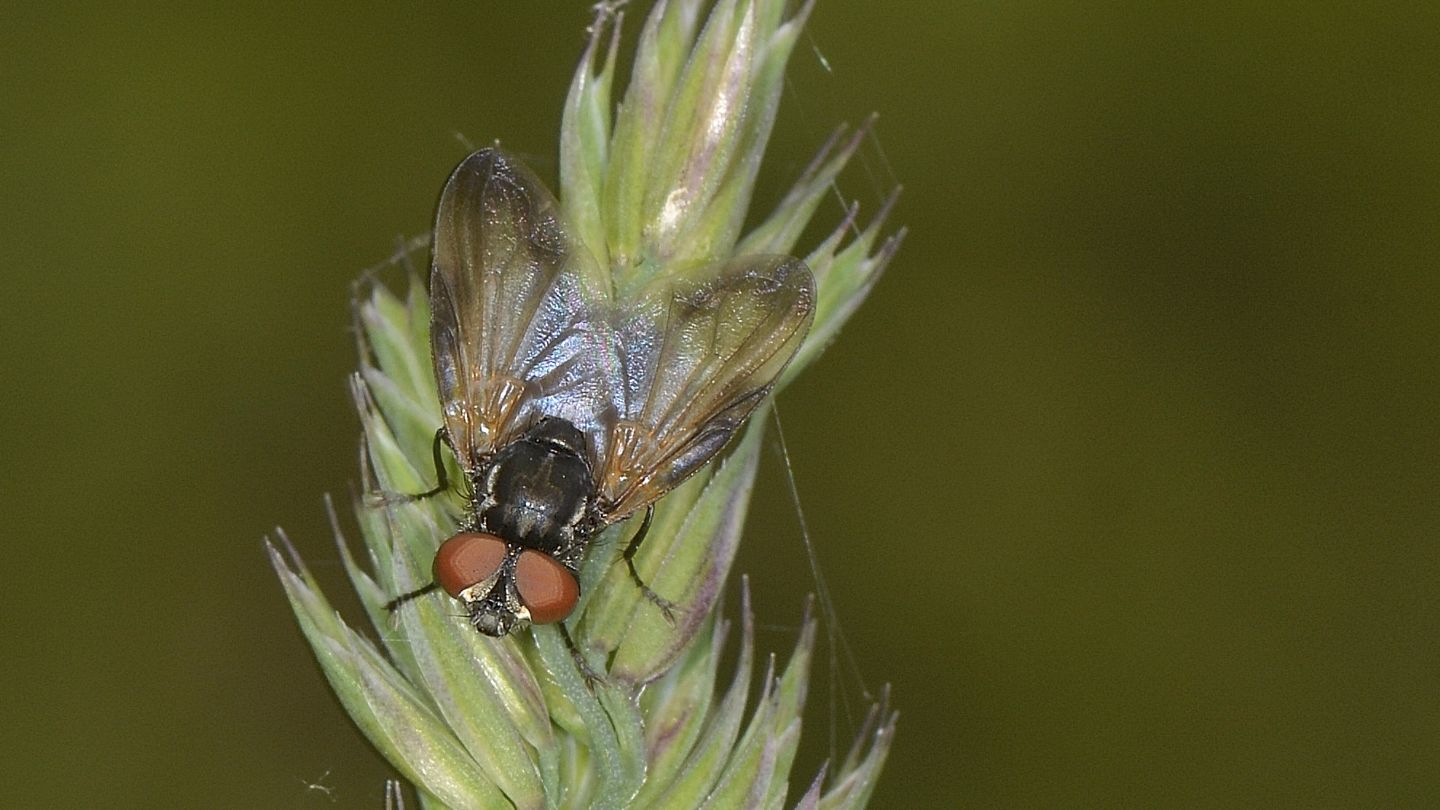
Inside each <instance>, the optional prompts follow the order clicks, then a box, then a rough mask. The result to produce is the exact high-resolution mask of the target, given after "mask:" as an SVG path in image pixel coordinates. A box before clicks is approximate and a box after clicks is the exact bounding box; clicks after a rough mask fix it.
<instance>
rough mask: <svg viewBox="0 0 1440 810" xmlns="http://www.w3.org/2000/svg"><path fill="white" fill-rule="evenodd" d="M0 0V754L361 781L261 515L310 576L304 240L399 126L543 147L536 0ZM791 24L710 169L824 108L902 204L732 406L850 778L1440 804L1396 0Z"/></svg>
mask: <svg viewBox="0 0 1440 810" xmlns="http://www.w3.org/2000/svg"><path fill="white" fill-rule="evenodd" d="M5 18H6V20H5V27H6V28H7V29H8V31H7V36H6V39H7V40H8V44H7V45H6V46H5V47H4V49H3V51H0V105H3V109H4V113H3V116H0V120H3V122H4V123H3V127H4V138H3V150H0V206H3V207H0V212H3V220H0V221H3V223H4V225H3V229H4V232H3V235H0V257H3V267H4V273H5V277H6V284H5V286H6V292H5V295H4V304H3V312H4V315H3V319H0V338H3V340H0V345H3V347H4V349H3V352H0V358H3V367H0V370H3V373H4V380H5V386H4V394H3V403H4V404H3V407H4V411H3V419H4V421H3V425H4V429H5V436H6V449H5V451H4V452H3V454H0V459H3V468H4V487H3V496H0V497H3V504H0V509H3V514H4V516H5V527H6V534H7V536H8V542H7V544H6V549H7V551H6V557H5V559H6V563H5V568H6V573H7V575H6V584H5V587H4V588H3V591H0V593H3V596H0V599H3V605H4V610H5V620H6V629H5V632H4V639H5V641H4V643H5V650H4V661H5V666H4V668H3V671H4V674H3V678H4V680H5V686H4V690H5V700H4V701H3V705H4V708H3V709H0V711H3V718H0V719H3V724H4V728H5V738H6V740H7V742H8V746H7V747H8V748H9V749H10V750H9V752H8V754H7V756H6V764H7V767H6V774H7V775H6V778H5V786H4V787H5V790H4V793H5V797H6V803H7V804H10V805H11V806H17V807H18V806H23V807H34V806H56V807H76V806H82V805H83V806H105V807H329V806H356V807H378V806H379V805H380V786H381V780H382V779H383V778H384V777H385V776H386V775H387V773H388V770H387V769H386V767H385V766H384V764H383V763H382V762H381V761H379V760H378V759H376V758H375V757H374V756H373V755H372V754H370V753H368V748H367V746H366V744H365V743H364V741H363V740H362V739H361V738H360V737H359V735H358V733H357V732H356V731H355V730H354V729H353V727H352V726H351V725H350V724H349V722H348V720H347V719H346V718H345V716H344V715H343V713H342V712H341V711H340V709H339V708H338V706H337V704H335V702H334V701H333V699H331V698H330V697H329V693H328V690H327V687H326V685H325V683H324V681H323V679H322V677H321V676H320V674H319V672H318V670H317V668H316V667H315V665H314V663H313V661H312V659H311V656H310V653H309V651H308V649H307V648H306V646H305V645H304V643H303V642H302V640H301V638H300V636H299V633H298V631H297V630H296V629H295V627H294V624H293V621H292V619H291V617H290V613H289V608H288V607H287V605H286V604H285V602H284V599H283V597H282V595H281V592H280V589H279V587H278V586H277V584H276V582H275V580H274V577H273V575H272V573H271V572H270V570H269V568H268V566H267V564H266V562H265V558H264V555H263V554H262V547H261V537H262V535H264V534H266V533H268V532H271V531H272V529H273V527H274V526H275V525H276V524H280V525H282V526H283V527H285V529H286V530H287V531H288V532H289V533H290V535H291V536H292V537H293V538H294V540H295V542H296V544H297V545H298V546H299V548H300V549H301V551H302V553H303V554H304V555H305V556H306V558H307V559H308V560H309V561H310V562H311V563H312V564H313V565H314V566H315V568H316V569H317V571H318V573H319V574H320V576H321V577H322V578H323V580H324V581H325V582H326V583H328V584H330V585H331V586H332V590H334V591H335V592H338V590H339V588H340V586H341V583H342V577H341V574H340V571H339V570H338V563H337V561H336V555H335V552H334V549H333V546H332V544H331V540H330V531H329V529H328V528H327V526H326V522H325V519H324V510H323V507H322V502H321V495H322V493H325V492H331V493H335V494H336V495H337V496H339V498H340V499H341V500H342V502H343V501H344V500H345V499H346V498H347V497H348V492H349V491H350V488H351V487H352V485H353V482H354V481H355V476H356V463H355V462H356V433H357V423H356V420H355V418H354V416H353V414H352V411H351V408H350V405H349V400H348V395H347V393H346V387H345V375H346V373H347V371H348V369H350V368H351V367H352V365H353V359H354V358H353V351H354V350H353V344H352V339H351V336H350V335H349V334H348V332H347V329H348V326H349V320H348V319H349V315H348V310H347V296H348V287H347V285H348V284H349V282H350V280H351V279H352V278H354V277H355V275H356V274H357V273H358V272H359V271H360V270H361V269H362V268H365V267H369V266H371V265H373V264H375V263H377V262H378V261H379V260H381V259H382V258H384V257H385V256H387V255H388V254H389V253H390V252H391V250H392V247H393V245H394V243H395V240H396V239H397V238H399V237H400V236H408V235H413V234H416V233H419V232H422V231H424V230H425V229H426V228H427V227H428V222H429V220H430V217H431V215H432V207H433V205H434V201H435V198H436V195H437V193H438V191H439V188H440V185H441V183H442V182H443V181H444V178H445V177H446V175H447V173H448V172H449V170H450V169H451V167H452V166H453V165H454V164H455V163H456V162H457V161H458V160H459V159H460V157H462V156H463V154H464V153H465V151H466V150H465V148H464V147H463V146H462V145H461V144H460V142H459V141H458V140H457V139H456V138H455V137H454V136H453V134H452V133H455V132H459V133H463V135H464V136H465V137H466V138H468V139H470V140H471V141H472V142H475V143H486V142H489V141H491V140H493V139H496V138H499V139H501V140H503V141H504V142H505V143H506V144H507V145H508V146H509V147H510V148H511V149H513V150H516V151H518V152H521V153H523V154H527V155H531V156H535V160H534V163H535V167H536V169H537V170H538V171H539V172H540V174H541V175H542V176H545V177H547V178H551V179H553V177H554V174H555V167H554V162H553V155H554V153H555V141H556V132H557V129H558V123H559V115H560V104H561V101H562V98H563V95H564V91H565V87H566V83H567V81H568V78H569V75H570V72H571V69H572V66H573V62H574V60H575V58H576V57H577V56H578V54H579V51H580V48H581V46H582V44H583V28H584V26H585V25H586V23H587V21H588V18H589V13H588V11H587V10H586V8H585V6H584V4H580V3H559V2H548V3H518V2H514V3H478V2H470V3H452V4H445V5H424V6H411V5H391V4H380V3H374V4H363V5H357V6H353V7H347V8H346V9H345V10H344V11H343V12H339V13H336V12H334V11H333V10H331V9H328V8H322V7H321V6H319V5H316V6H314V7H311V8H306V9H282V8H279V7H276V6H274V5H272V4H261V3H239V4H228V5H224V6H219V5H217V6H215V7H213V8H207V9H205V10H199V9H197V8H194V7H191V6H189V5H186V4H149V5H145V6H143V7H138V6H132V7H130V8H129V9H128V10H124V11H122V10H120V6H119V5H117V4H98V3H89V4H83V3H82V4H67V5H64V6H63V7H62V5H59V4H46V5H42V4H25V5H21V6H15V7H13V8H10V9H8V10H7V12H6V14H5ZM632 22H633V17H632ZM810 30H811V33H810V36H809V38H808V39H806V40H803V41H802V43H801V46H800V47H799V48H798V49H797V54H796V57H795V59H794V69H793V71H792V74H791V78H790V80H789V86H788V88H787V93H786V98H785V101H784V106H783V108H782V115H781V121H780V123H779V126H778V129H777V132H776V136H775V142H774V148H773V151H772V159H771V160H770V161H769V163H768V164H767V169H766V181H765V182H766V183H767V184H768V185H767V186H766V188H764V189H762V196H763V197H764V199H763V200H762V201H761V202H762V203H764V202H768V201H770V200H772V199H773V197H774V195H775V194H776V193H778V191H779V190H780V189H781V188H783V186H784V184H785V183H786V182H787V181H789V180H790V179H791V178H793V176H794V174H795V173H796V171H797V170H798V167H799V166H800V165H801V164H802V163H803V161H804V160H805V159H807V158H808V156H809V154H810V152H811V151H812V150H813V149H814V148H815V147H816V146H818V145H819V143H820V142H821V141H822V140H823V139H824V137H825V135H826V134H827V133H828V131H829V130H830V128H831V126H832V125H833V124H834V123H835V122H837V121H839V120H841V119H846V120H850V121H856V120H858V119H860V118H862V117H863V116H864V115H866V114H867V113H869V112H870V111H872V110H877V111H879V112H880V113H881V121H880V126H879V138H878V142H876V143H872V144H871V145H870V146H869V147H867V150H866V154H865V161H866V162H865V165H864V166H861V167H858V170H857V171H856V172H854V173H852V175H851V176H850V177H848V178H847V179H846V181H845V182H844V183H842V184H841V191H842V192H843V193H844V194H846V195H847V196H848V197H853V198H856V199H859V200H860V201H861V202H862V204H863V205H866V206H867V210H873V209H874V204H875V202H876V200H877V199H878V198H879V197H880V196H881V195H882V194H883V192H884V191H885V190H886V188H887V187H888V184H889V183H890V182H891V179H892V178H893V179H898V180H899V181H901V182H903V183H905V185H906V192H905V196H904V198H903V201H902V203H901V205H900V207H899V209H898V210H897V212H896V217H895V220H896V222H897V223H904V224H908V225H909V226H910V228H911V231H912V233H911V238H910V240H909V241H908V243H907V244H906V246H905V248H904V249H903V250H902V252H901V254H900V256H899V258H898V260H897V261H896V262H895V264H894V265H893V266H892V268H891V270H890V271H889V274H888V275H887V277H886V278H885V279H884V280H883V281H882V283H881V284H880V285H879V287H878V288H877V289H876V290H875V293H874V295H873V296H872V298H871V300H870V302H869V303H868V305H867V306H866V307H865V308H864V309H863V310H862V311H861V312H860V313H859V314H858V316H857V317H856V318H855V320H854V321H853V322H852V325H851V326H850V327H849V328H848V329H847V330H846V332H845V333H844V335H843V336H842V339H841V341H840V342H839V343H838V344H837V345H835V346H834V347H833V349H832V351H831V352H830V353H829V354H828V355H827V357H826V358H825V359H824V360H823V361H822V362H821V363H820V364H819V365H817V366H816V367H815V368H814V369H813V371H812V372H811V373H808V374H807V375H806V376H805V378H804V379H802V380H801V382H800V384H798V385H796V386H794V387H793V388H791V389H789V390H788V391H787V392H786V394H785V396H784V397H783V398H782V401H781V403H780V406H781V407H780V410H781V412H782V414H783V416H784V420H785V421H784V425H785V431H786V435H787V438H788V441H789V451H790V454H791V456H792V458H793V460H794V467H795V478H796V483H797V486H798V488H799V491H800V493H801V496H802V498H803V500H804V504H805V516H806V518H807V519H808V521H809V526H810V530H811V533H812V535H813V537H814V541H815V543H816V546H817V547H818V550H819V555H820V558H821V561H822V563H823V564H824V566H825V569H826V571H827V572H828V576H829V581H830V585H831V587H832V588H833V590H834V593H835V599H836V603H837V606H838V610H839V613H840V616H841V618H842V620H843V623H844V627H845V629H846V632H847V633H848V634H849V637H850V639H851V641H852V643H853V644H854V647H855V649H856V650H857V653H858V655H859V657H860V660H861V663H862V667H863V669H864V673H865V675H866V677H867V678H868V679H869V680H870V681H871V683H872V685H877V684H879V683H882V682H886V681H888V682H890V683H892V684H893V685H894V702H895V705H896V706H897V707H898V708H899V710H900V711H901V713H902V718H901V725H900V732H899V737H898V741H897V744H896V747H895V749H894V751H893V754H892V757H891V761H890V765H889V768H888V771H887V773H886V775H885V777H884V780H883V782H882V784H881V788H880V791H879V793H878V794H877V795H876V800H875V802H874V806H876V807H882V808H894V807H905V808H911V807H949V806H1014V807H1021V806H1045V805H1049V806H1117V805H1131V806H1137V805H1138V806H1231V805H1288V806H1312V807H1313V806H1362V805H1373V806H1400V805H1409V806H1416V805H1421V804H1433V803H1434V802H1436V801H1440V768H1437V763H1440V714H1437V695H1440V642H1437V637H1440V554H1437V545H1436V538H1437V531H1440V509H1437V502H1436V497H1435V494H1436V489H1437V484H1440V471H1437V461H1440V453H1437V450H1440V441H1437V440H1440V430H1437V428H1440V425H1437V410H1440V409H1437V402H1436V395H1437V393H1440V375H1437V368H1440V340H1437V329H1436V326H1437V322H1440V319H1437V305H1440V284H1437V279H1440V274H1437V272H1436V266H1437V262H1436V255H1437V249H1440V238H1437V235H1440V228H1437V225H1440V216H1437V215H1440V171H1437V170H1440V126H1437V125H1440V114H1437V104H1436V100H1437V97H1440V95H1437V92H1440V82H1437V79H1436V77H1437V76H1440V71H1437V64H1436V62H1437V59H1436V53H1437V48H1436V45H1437V43H1440V37H1437V35H1436V32H1437V31H1440V13H1437V7H1436V6H1434V5H1425V4H1405V5H1402V4H1394V5H1393V6H1391V7H1386V6H1385V5H1384V4H1379V3H1377V4H1368V5H1362V4H1355V5H1354V6H1352V7H1349V8H1346V7H1342V6H1341V5H1340V4H1308V3H1275V4H1264V5H1263V6H1262V5H1261V4H1242V3H1229V4H1223V3H1222V4H1211V5H1208V6H1205V7H1204V8H1194V9H1182V8H1179V7H1174V6H1170V5H1165V4H1140V3H1136V4H1128V5H1123V4H1121V5H1117V4H1109V5H1088V4H1075V3H1059V2H1040V3H1031V4H1015V3H1003V2H966V3H954V4H925V5H924V6H921V5H920V4H915V5H913V6H911V5H909V4H887V3H838V2H822V3H821V6H820V8H819V9H818V10H817V11H816V13H815V15H814V18H813V21H812V25H811V29H810ZM827 64H828V68H827V67H826V65H827ZM867 170H868V171H867ZM764 195H769V196H764ZM838 211H839V203H838V202H836V203H834V204H832V205H830V206H829V207H828V209H827V210H826V211H825V212H822V217H826V218H828V219H829V220H831V221H833V219H834V218H835V217H837V216H838ZM776 459H777V456H776V455H775V454H772V456H771V458H770V459H769V461H768V462H767V466H766V467H765V468H764V469H763V470H762V481H761V487H760V490H761V495H760V497H759V498H758V501H757V503H756V511H755V514H754V516H753V518H752V523H751V527H750V538H749V539H750V541H751V542H750V543H749V544H748V546H747V548H746V550H745V552H744V553H743V556H742V559H741V561H740V567H741V568H742V569H744V570H749V571H751V572H754V573H755V574H756V577H757V586H758V588H759V589H760V595H759V599H760V605H761V608H762V610H763V611H764V615H765V618H764V621H766V622H767V623H768V625H769V627H768V628H767V629H766V630H765V631H764V633H763V634H762V637H761V641H762V643H763V644H764V645H766V647H767V648H768V649H771V650H784V649H787V648H788V646H789V644H790V643H791V640H792V639H793V635H794V627H795V624H796V623H797V621H798V616H799V611H800V605H801V601H802V597H803V593H804V591H805V590H808V589H809V588H810V587H811V586H810V585H809V584H808V583H809V578H808V574H807V573H806V566H805V555H804V551H803V549H802V546H801V540H800V535H799V532H798V530H797V528H796V525H797V520H796V516H795V510H794V508H793V507H792V506H791V505H790V503H789V501H788V499H787V498H786V496H785V494H784V489H785V487H784V477H783V476H784V471H783V465H782V464H781V463H780V462H779V461H777V460H776ZM347 604H348V603H347ZM828 697H829V690H828V687H826V686H825V685H824V684H823V682H822V683H817V685H816V687H815V693H814V698H813V699H814V700H815V701H816V703H817V704H822V705H823V704H824V703H825V702H826V701H827V699H828ZM824 724H825V718H824V714H823V712H822V713H821V714H820V716H819V717H818V720H817V723H816V724H815V725H813V726H812V727H811V728H810V733H811V736H812V739H813V740H815V742H816V744H817V745H818V747H817V748H815V749H813V750H811V751H808V752H807V754H806V756H807V759H806V760H805V761H803V762H802V765H803V766H804V767H805V768H806V771H805V773H807V774H808V772H809V770H808V769H809V768H812V767H813V766H814V765H815V764H816V761H817V760H816V758H817V757H819V756H821V755H822V754H823V747H824V737H825V729H824ZM842 733H843V729H842ZM804 778H808V776H806V777H804ZM317 782H318V783H322V784H323V785H324V786H325V787H326V788H327V789H329V791H331V792H327V791H322V790H315V789H310V788H307V783H317ZM332 800H333V802H332Z"/></svg>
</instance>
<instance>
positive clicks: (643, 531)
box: [623, 504, 680, 624]
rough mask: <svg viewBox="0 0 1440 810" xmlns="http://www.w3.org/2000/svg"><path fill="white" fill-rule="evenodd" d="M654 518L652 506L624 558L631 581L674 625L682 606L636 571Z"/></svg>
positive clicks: (647, 509)
mask: <svg viewBox="0 0 1440 810" xmlns="http://www.w3.org/2000/svg"><path fill="white" fill-rule="evenodd" d="M654 517H655V505H654V504H651V505H649V506H647V507H645V519H644V520H642V521H641V522H640V530H639V531H637V532H635V536H634V537H632V538H630V545H628V546H626V547H625V553H624V555H623V556H624V557H625V566H626V567H627V568H629V569H630V579H632V580H634V582H635V585H636V586H637V587H639V588H640V592H641V593H643V594H645V598H646V599H648V600H649V601H650V602H651V603H652V604H654V605H655V606H656V607H658V608H660V613H661V615H663V616H664V617H665V621H667V622H669V623H670V624H674V623H675V611H677V610H679V609H680V606H679V605H677V604H675V603H674V602H671V601H670V600H669V599H666V598H665V597H663V596H661V595H660V594H658V593H656V592H655V591H654V590H653V589H651V587H650V586H649V585H646V584H645V580H643V579H641V578H640V572H639V571H636V570H635V554H636V552H638V551H639V550H640V543H641V542H643V541H644V540H645V535H647V534H649V533H650V521H651V520H652V519H653V518H654Z"/></svg>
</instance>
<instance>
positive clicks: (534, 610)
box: [434, 532, 580, 637]
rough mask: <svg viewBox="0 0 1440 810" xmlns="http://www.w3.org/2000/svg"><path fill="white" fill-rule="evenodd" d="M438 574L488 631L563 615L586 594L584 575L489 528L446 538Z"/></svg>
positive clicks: (553, 619) (478, 627) (508, 630)
mask: <svg viewBox="0 0 1440 810" xmlns="http://www.w3.org/2000/svg"><path fill="white" fill-rule="evenodd" d="M434 574H435V581H436V582H437V583H439V584H440V587H442V588H444V589H445V592H446V593H448V594H450V595H451V596H453V597H455V598H456V599H459V600H460V601H461V602H462V603H463V604H464V605H465V610H466V612H467V613H469V614H470V623H471V624H473V625H475V629H476V630H479V631H480V632H482V633H484V634H485V635H487V636H496V637H498V636H503V635H506V634H507V633H511V632H514V631H515V630H519V629H522V628H524V627H526V626H528V625H530V624H532V623H533V624H549V623H551V622H558V621H561V620H563V619H564V618H565V617H566V616H569V615H570V612H571V611H572V610H574V609H575V603H576V602H578V601H579V600H580V583H579V581H578V580H576V579H575V574H574V573H572V572H571V571H570V570H569V569H568V568H566V567H565V566H564V565H562V564H561V563H560V561H559V560H557V559H555V558H554V557H552V556H550V555H549V554H546V553H544V552H542V551H537V550H535V549H532V548H521V547H519V546H515V545H511V544H509V543H506V542H505V541H504V540H503V539H501V538H500V537H497V536H496V535H493V534H488V533H486V532H461V533H459V534H457V535H455V536H454V537H451V538H450V539H449V540H446V541H445V542H444V543H442V544H441V546H440V549H439V550H438V551H437V552H436V553H435V565H434Z"/></svg>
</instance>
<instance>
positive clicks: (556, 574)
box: [515, 549, 580, 624]
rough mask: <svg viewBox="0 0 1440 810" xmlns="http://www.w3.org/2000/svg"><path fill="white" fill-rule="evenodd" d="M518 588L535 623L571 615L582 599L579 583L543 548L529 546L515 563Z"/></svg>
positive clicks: (521, 598)
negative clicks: (530, 547) (535, 548)
mask: <svg viewBox="0 0 1440 810" xmlns="http://www.w3.org/2000/svg"><path fill="white" fill-rule="evenodd" d="M515 590H517V591H519V592H520V601H521V602H522V603H523V604H524V605H525V607H527V608H529V609H530V621H532V622H534V623H535V624H548V623H549V622H558V621H560V620H561V619H563V618H565V617H566V616H569V615H570V611H572V610H574V609H575V602H576V601H578V600H579V599H580V583H579V582H576V581H575V575H574V574H572V573H570V571H569V569H567V568H566V567H565V566H563V565H561V564H560V561H559V560H556V559H555V558H554V557H551V556H550V555H549V554H545V553H543V552H540V551H533V550H530V549H526V550H525V551H522V552H520V559H519V560H518V561H516V563H515Z"/></svg>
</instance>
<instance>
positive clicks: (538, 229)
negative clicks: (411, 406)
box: [430, 149, 613, 465]
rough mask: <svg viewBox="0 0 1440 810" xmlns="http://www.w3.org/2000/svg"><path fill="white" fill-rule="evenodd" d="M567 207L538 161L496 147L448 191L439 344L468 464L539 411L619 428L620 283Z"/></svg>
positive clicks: (447, 404) (453, 427) (434, 299)
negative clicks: (567, 223)
mask: <svg viewBox="0 0 1440 810" xmlns="http://www.w3.org/2000/svg"><path fill="white" fill-rule="evenodd" d="M559 211H560V209H559V205H558V204H557V203H556V202H555V198H554V197H552V196H551V195H550V192H549V191H547V190H546V189H545V187H544V185H543V184H541V182H540V181H539V180H538V179H536V178H535V176H534V175H533V174H531V173H530V171H529V170H528V169H526V168H525V167H524V166H523V165H521V164H520V163H519V162H518V161H516V160H514V159H513V158H511V157H509V156H508V155H506V154H504V153H503V152H500V151H498V150H495V149H482V150H480V151H478V152H476V153H474V154H472V155H470V156H469V157H468V158H466V159H465V160H464V161H463V162H461V164H460V166H459V167H458V168H456V169H455V171H454V173H453V174H451V175H450V179H449V181H448V182H446V184H445V190H444V192H443V193H442V194H441V196H440V206H439V213H438V214H437V215H436V220H435V243H434V250H433V258H432V265H431V270H430V347H431V351H432V353H433V355H434V360H435V379H436V383H437V385H438V386H439V392H440V403H441V406H442V408H443V410H444V417H445V426H446V428H447V430H448V431H449V434H450V440H451V444H452V446H453V447H454V449H455V452H456V454H457V455H458V456H459V458H460V460H461V462H462V463H463V464H465V465H474V464H475V463H477V462H478V461H479V460H481V459H483V458H484V457H485V456H487V455H488V454H490V453H491V452H493V451H494V450H496V449H497V448H499V447H501V446H503V445H505V444H507V443H508V442H509V441H510V440H511V439H513V438H514V437H515V436H516V435H518V434H519V433H520V432H521V431H522V430H523V429H524V428H525V427H526V425H527V423H528V422H529V421H530V418H531V416H533V415H534V414H535V413H537V412H538V413H543V414H545V415H549V416H560V417H564V418H566V419H568V420H570V421H571V422H572V423H573V424H574V425H575V426H576V427H578V428H579V429H580V430H581V431H582V432H584V433H585V434H586V435H588V436H590V437H592V441H599V442H603V440H604V439H605V438H606V437H607V436H608V432H609V421H608V420H606V417H605V414H606V411H607V409H608V408H609V397H608V394H607V387H606V380H605V376H604V374H603V373H602V372H603V369H604V368H607V367H609V366H611V365H613V363H611V362H609V361H607V360H606V359H605V354H606V352H608V351H610V348H609V347H610V340H609V338H608V336H607V330H608V324H607V322H606V313H608V312H609V311H610V307H609V303H608V300H609V293H608V289H609V288H608V286H607V284H605V283H604V282H603V281H602V279H601V278H600V276H599V271H598V269H597V268H596V265H595V261H594V259H593V258H591V256H590V255H589V253H588V252H587V251H585V250H584V249H583V248H582V247H578V246H577V245H575V244H574V243H573V242H572V241H571V240H570V238H569V235H568V234H567V232H566V229H565V227H564V224H563V223H562V222H561V220H560V213H559ZM602 422H603V424H602ZM602 451H603V447H597V448H595V452H597V453H599V452H602Z"/></svg>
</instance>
